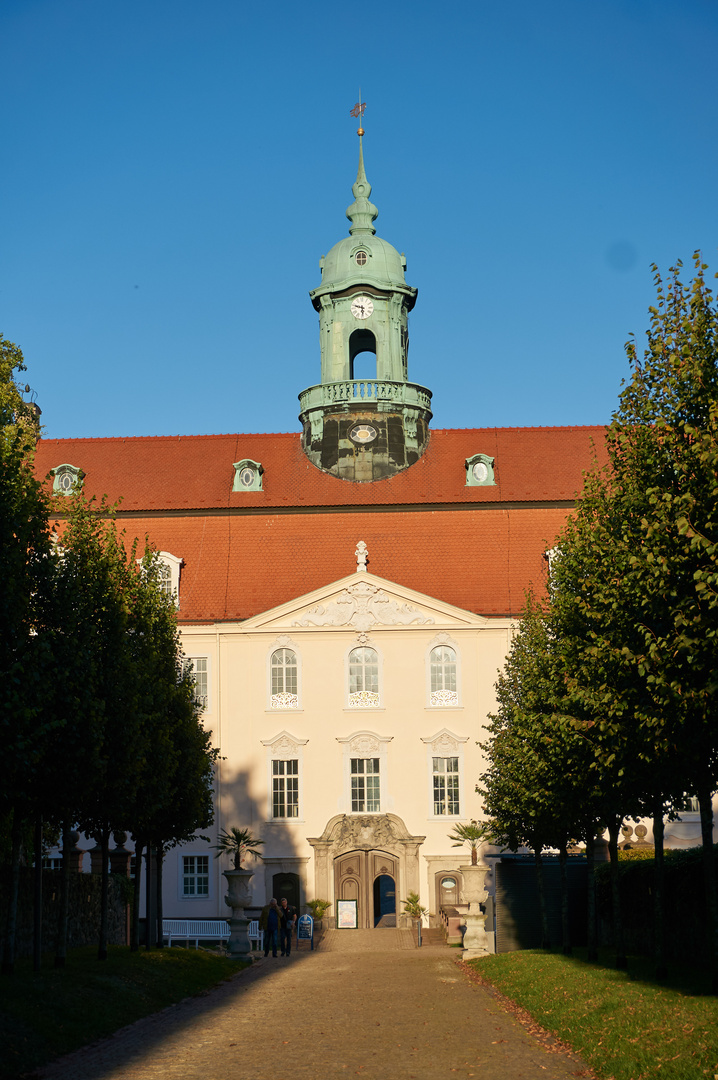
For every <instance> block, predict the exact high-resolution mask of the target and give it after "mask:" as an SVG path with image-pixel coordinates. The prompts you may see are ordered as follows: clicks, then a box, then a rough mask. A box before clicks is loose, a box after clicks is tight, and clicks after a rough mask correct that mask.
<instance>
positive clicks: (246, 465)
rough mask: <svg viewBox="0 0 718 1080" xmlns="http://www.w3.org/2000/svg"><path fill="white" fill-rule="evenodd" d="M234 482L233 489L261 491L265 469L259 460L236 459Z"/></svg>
mask: <svg viewBox="0 0 718 1080" xmlns="http://www.w3.org/2000/svg"><path fill="white" fill-rule="evenodd" d="M232 467H233V469H234V483H233V484H232V491H261V490H262V473H263V472H264V469H263V467H262V465H261V464H260V462H259V461H251V460H250V459H249V458H244V460H243V461H235V463H234V465H233V466H232Z"/></svg>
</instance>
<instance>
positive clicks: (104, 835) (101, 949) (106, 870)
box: [97, 828, 110, 960]
mask: <svg viewBox="0 0 718 1080" xmlns="http://www.w3.org/2000/svg"><path fill="white" fill-rule="evenodd" d="M99 839H100V851H101V853H102V871H101V873H100V940H99V942H98V945H97V959H98V960H106V959H107V907H108V903H109V893H110V830H109V828H105V829H103V830H102V832H101V833H100V837H99Z"/></svg>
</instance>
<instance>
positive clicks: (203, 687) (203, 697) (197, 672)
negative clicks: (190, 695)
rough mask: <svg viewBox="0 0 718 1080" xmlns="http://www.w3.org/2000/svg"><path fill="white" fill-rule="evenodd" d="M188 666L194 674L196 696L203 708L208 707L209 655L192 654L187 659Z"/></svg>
mask: <svg viewBox="0 0 718 1080" xmlns="http://www.w3.org/2000/svg"><path fill="white" fill-rule="evenodd" d="M187 667H188V668H189V669H190V671H191V672H192V674H193V675H194V685H195V692H194V696H195V698H196V699H197V703H198V704H199V705H200V706H201V708H203V709H206V708H207V702H208V701H209V697H208V688H207V657H206V656H191V657H189V659H188V660H187Z"/></svg>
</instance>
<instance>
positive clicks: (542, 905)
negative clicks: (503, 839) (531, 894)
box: [534, 841, 551, 949]
mask: <svg viewBox="0 0 718 1080" xmlns="http://www.w3.org/2000/svg"><path fill="white" fill-rule="evenodd" d="M542 847H543V844H542V843H541V842H540V841H537V842H536V843H535V844H534V866H535V867H536V892H537V893H538V901H539V915H540V917H541V948H542V949H550V948H551V934H550V931H549V927H548V908H547V907H546V890H545V889H544V883H543V860H542V859H541V848H542Z"/></svg>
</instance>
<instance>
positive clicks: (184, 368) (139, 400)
mask: <svg viewBox="0 0 718 1080" xmlns="http://www.w3.org/2000/svg"><path fill="white" fill-rule="evenodd" d="M0 37H1V40H2V42H3V69H2V82H3V86H2V94H1V95H0V118H1V123H2V133H3V168H2V175H1V177H0V191H1V193H2V198H1V200H0V214H1V215H2V222H1V225H0V237H1V238H2V247H3V258H2V260H1V261H0V331H2V333H4V335H5V337H7V338H9V339H10V340H12V341H14V342H16V343H17V344H18V345H20V346H21V348H22V349H23V351H24V353H25V358H26V362H27V364H28V373H27V379H28V381H29V382H30V383H31V385H32V387H33V389H34V390H35V391H36V393H37V399H38V403H39V404H40V406H41V408H42V410H43V421H44V424H45V431H46V434H47V435H48V436H51V437H60V436H72V437H77V436H97V435H113V436H122V435H146V434H177V433H183V434H185V433H186V434H203V433H213V432H237V431H245V432H250V431H293V430H298V423H297V412H298V403H297V394H298V393H299V391H300V390H302V389H304V388H305V387H307V386H310V385H312V384H313V383H315V382H317V381H318V380H319V346H318V327H317V316H316V313H315V312H314V310H313V308H312V306H311V304H310V302H309V298H308V292H309V290H310V289H312V288H314V287H316V286H317V285H318V284H319V267H318V263H319V258H320V256H321V255H323V254H325V253H326V252H327V251H328V249H329V248H330V247H331V246H332V245H333V244H334V243H336V242H337V241H338V240H340V239H341V238H342V237H343V236H344V235H346V229H347V227H348V222H347V221H346V218H345V216H344V214H345V209H346V207H347V206H348V205H349V203H350V202H351V201H352V195H351V185H352V182H353V180H354V177H355V174H356V159H357V138H356V134H355V132H356V126H357V125H356V121H355V120H352V118H351V117H350V116H349V110H350V109H351V107H352V105H353V104H354V102H355V101H356V100H357V98H358V95H359V85H360V84H361V91H362V97H363V98H364V100H366V102H367V110H366V115H365V123H364V126H365V129H366V133H367V134H366V137H365V139H364V143H365V147H364V149H365V160H366V166H367V174H368V177H369V180H370V181H371V183H372V185H373V193H372V200H373V201H374V202H375V203H376V205H377V206H378V207H379V218H378V220H377V223H376V224H377V231H378V233H379V235H380V236H383V237H384V238H385V239H387V240H388V241H390V242H391V243H392V244H394V245H395V246H396V247H397V248H398V249H399V250H400V251H404V252H405V253H406V256H407V260H408V270H407V280H408V281H409V283H410V284H411V285H414V286H417V287H418V289H419V298H418V301H417V304H416V307H415V309H414V312H413V313H412V316H411V323H410V334H411V346H410V352H409V377H410V379H411V380H412V381H413V382H418V383H421V384H423V385H425V386H428V387H429V388H430V389H431V390H432V391H433V394H434V421H433V426H434V427H483V426H494V425H499V426H524V425H554V424H570V425H573V424H596V423H598V424H600V423H604V422H606V421H608V420H609V419H610V416H611V413H612V411H613V409H614V407H615V405H616V400H617V394H618V391H619V387H620V382H621V379H622V378H623V377H625V375H626V374H627V364H626V359H625V353H624V351H623V345H624V342H625V341H626V339H627V337H628V335H629V333H631V332H634V333H635V334H636V336H637V337H638V338H639V339H640V338H642V336H643V334H644V332H645V328H646V326H647V314H646V312H647V307H648V305H649V304H650V303H651V301H652V297H653V295H654V287H653V283H652V274H651V270H650V264H651V263H652V262H656V263H658V265H659V266H660V267H661V269H662V270H664V271H665V270H667V268H668V267H669V266H670V265H671V264H672V263H673V262H674V261H675V260H676V259H678V258H682V259H683V261H684V262H685V263H687V264H688V268H690V261H691V255H692V252H693V251H694V250H695V249H696V248H700V249H701V250H702V251H703V254H704V258H705V259H706V261H707V262H709V264H710V265H711V269H712V270H718V254H717V252H716V248H717V246H718V216H717V213H716V210H717V199H716V196H717V193H718V140H717V139H716V89H717V84H718V77H717V73H718V65H717V64H716V57H717V56H718V5H716V4H715V2H714V0H682V2H679V0H670V2H669V0H600V2H599V3H589V2H588V0H544V2H542V3H537V2H536V0H514V2H513V3H511V4H499V3H496V2H495V0H491V2H489V0H473V2H465V0H457V2H455V3H453V4H437V3H428V2H424V0H411V2H404V0H397V2H395V3H393V4H386V5H366V6H363V5H361V4H352V5H349V4H346V3H345V4H339V5H330V6H326V5H324V6H321V5H306V4H298V3H288V2H286V0H279V2H277V3H274V4H272V5H268V4H267V5H265V4H249V3H246V2H245V0H204V2H203V3H201V4H200V3H197V2H196V0H152V2H151V3H147V0H4V2H3V4H2V8H1V9H0Z"/></svg>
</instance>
